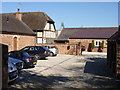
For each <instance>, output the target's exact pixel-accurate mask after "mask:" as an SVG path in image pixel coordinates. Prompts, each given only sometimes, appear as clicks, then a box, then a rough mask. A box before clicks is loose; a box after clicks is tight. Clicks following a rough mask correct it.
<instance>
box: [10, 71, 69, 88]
mask: <svg viewBox="0 0 120 90" xmlns="http://www.w3.org/2000/svg"><path fill="white" fill-rule="evenodd" d="M67 81H69V79H68V78H67V77H62V76H40V75H37V74H31V72H27V71H23V72H22V74H21V75H20V76H19V79H17V80H16V81H15V82H12V83H10V84H9V89H10V90H13V89H21V90H22V89H27V90H32V89H40V88H41V89H43V88H46V89H47V88H51V86H52V85H55V83H56V82H67Z"/></svg>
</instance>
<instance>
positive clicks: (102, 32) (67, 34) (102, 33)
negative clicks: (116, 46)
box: [57, 27, 118, 40]
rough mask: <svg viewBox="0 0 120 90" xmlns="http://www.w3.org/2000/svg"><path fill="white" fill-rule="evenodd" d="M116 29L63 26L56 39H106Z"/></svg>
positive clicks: (116, 29)
mask: <svg viewBox="0 0 120 90" xmlns="http://www.w3.org/2000/svg"><path fill="white" fill-rule="evenodd" d="M116 31H118V28H117V27H106V28H102V27H101V28H97V27H96V28H64V29H63V30H62V31H61V34H60V35H59V37H58V38H57V40H66V39H108V38H110V37H111V36H112V35H113V34H114V33H115V32H116Z"/></svg>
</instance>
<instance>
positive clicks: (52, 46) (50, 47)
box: [43, 45, 58, 56]
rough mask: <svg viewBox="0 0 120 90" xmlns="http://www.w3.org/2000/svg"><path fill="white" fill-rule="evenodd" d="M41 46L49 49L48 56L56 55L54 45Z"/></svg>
mask: <svg viewBox="0 0 120 90" xmlns="http://www.w3.org/2000/svg"><path fill="white" fill-rule="evenodd" d="M43 47H44V48H47V49H49V50H50V51H51V53H50V56H56V55H57V54H58V48H57V47H56V46H54V45H43Z"/></svg>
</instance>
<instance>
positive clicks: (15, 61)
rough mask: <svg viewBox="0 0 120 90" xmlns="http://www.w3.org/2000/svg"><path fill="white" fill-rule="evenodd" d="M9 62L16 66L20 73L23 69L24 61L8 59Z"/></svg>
mask: <svg viewBox="0 0 120 90" xmlns="http://www.w3.org/2000/svg"><path fill="white" fill-rule="evenodd" d="M8 62H9V63H12V64H14V65H15V66H16V68H17V70H18V71H21V70H22V69H23V61H21V60H19V59H15V58H12V57H8Z"/></svg>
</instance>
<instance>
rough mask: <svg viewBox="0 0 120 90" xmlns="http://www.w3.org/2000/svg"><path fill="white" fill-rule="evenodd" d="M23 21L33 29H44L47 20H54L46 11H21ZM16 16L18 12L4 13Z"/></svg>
mask: <svg viewBox="0 0 120 90" xmlns="http://www.w3.org/2000/svg"><path fill="white" fill-rule="evenodd" d="M20 13H21V14H22V21H23V22H25V23H26V24H27V25H28V26H29V27H30V28H31V29H32V30H43V29H44V28H45V25H46V23H47V22H51V23H54V21H53V20H52V19H51V18H50V17H49V16H48V15H47V14H46V13H44V12H20ZM4 14H10V15H13V16H15V15H16V13H4Z"/></svg>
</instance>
